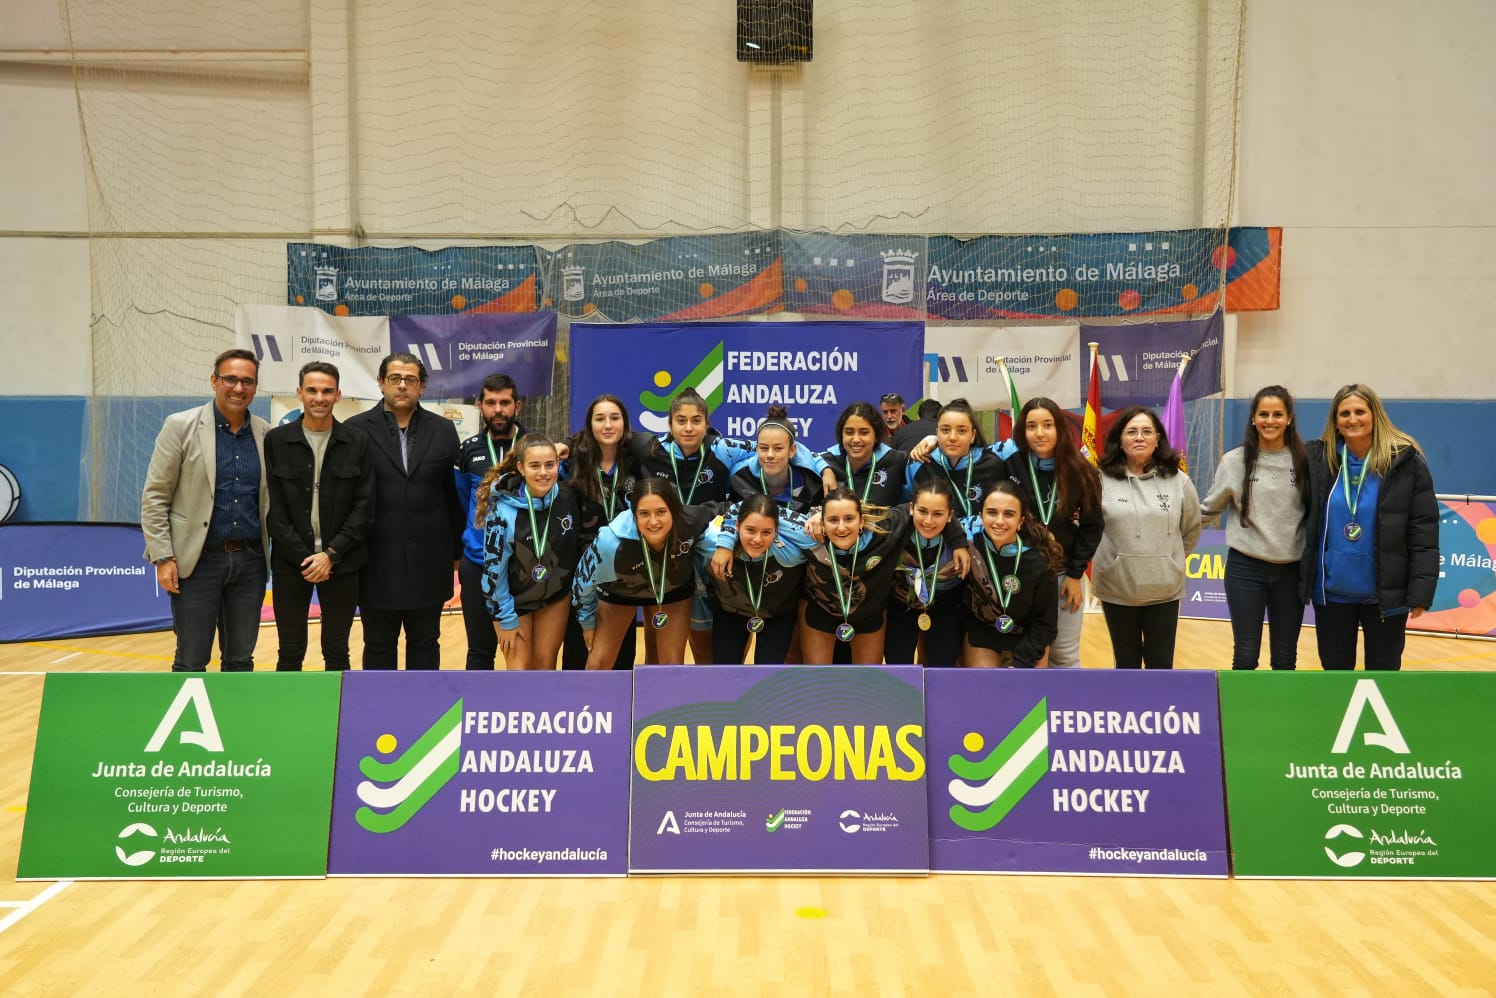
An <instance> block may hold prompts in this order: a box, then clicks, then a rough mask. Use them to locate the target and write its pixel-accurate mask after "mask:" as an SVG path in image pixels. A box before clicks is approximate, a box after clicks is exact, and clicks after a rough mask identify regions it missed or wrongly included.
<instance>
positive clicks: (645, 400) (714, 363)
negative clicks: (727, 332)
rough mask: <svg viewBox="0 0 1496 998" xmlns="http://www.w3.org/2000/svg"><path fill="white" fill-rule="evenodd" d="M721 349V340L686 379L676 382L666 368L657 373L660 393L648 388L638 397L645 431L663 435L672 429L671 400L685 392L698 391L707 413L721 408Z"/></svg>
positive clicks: (655, 376)
mask: <svg viewBox="0 0 1496 998" xmlns="http://www.w3.org/2000/svg"><path fill="white" fill-rule="evenodd" d="M722 346H723V341H722V340H718V341H717V345H716V346H714V347H712V348H711V349H710V350H708V351H707V354H706V356H705V357H702V358H701V360H700V361H698V362H697V364H696V366H695V367H694V368H692V369H691V372H690V373H689V374H687V375H686V376H685V377H683V378H677V377H676V376H675V375H674V374H673V373H671V372H670V371H668V370H666V369H665V368H660V369H659V370H658V371H656V372H655V373H654V385H655V388H657V389H659V391H658V392H654V391H650V390H649V389H647V388H646V389H645V390H644V391H642V392H640V393H639V404H640V405H642V406H643V407H644V411H643V412H641V413H639V422H640V423H642V424H643V425H644V428H645V429H646V430H648V431H649V432H650V433H664V432H665V431H667V430H669V429H670V400H671V398H673V397H674V396H675V395H676V394H678V393H679V392H680V390H681V389H682V388H695V389H696V391H697V393H698V394H700V395H701V397H702V398H703V399H705V400H706V407H707V408H708V409H715V408H717V406H719V405H721V404H722V371H723V369H724V368H723V362H722Z"/></svg>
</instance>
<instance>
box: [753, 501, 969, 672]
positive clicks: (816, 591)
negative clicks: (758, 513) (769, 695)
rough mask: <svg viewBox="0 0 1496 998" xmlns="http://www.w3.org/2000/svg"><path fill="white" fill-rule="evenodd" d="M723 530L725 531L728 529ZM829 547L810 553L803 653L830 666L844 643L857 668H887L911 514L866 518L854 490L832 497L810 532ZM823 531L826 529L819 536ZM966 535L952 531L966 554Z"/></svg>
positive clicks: (949, 540)
mask: <svg viewBox="0 0 1496 998" xmlns="http://www.w3.org/2000/svg"><path fill="white" fill-rule="evenodd" d="M724 526H726V525H725V524H724ZM808 527H809V528H810V531H811V533H812V535H816V534H819V533H824V536H825V541H824V542H823V543H821V544H818V545H816V546H815V547H814V548H812V549H811V553H810V555H811V556H810V558H809V560H808V561H807V562H806V569H805V596H806V600H805V603H804V604H803V605H802V608H801V618H800V623H801V625H802V626H801V628H800V649H801V651H802V652H803V657H804V659H805V663H806V664H807V665H830V664H832V661H833V659H834V657H835V654H836V647H837V644H838V642H840V643H843V644H846V645H849V646H850V649H851V661H852V664H853V665H877V664H879V663H881V662H882V661H883V632H884V613H885V611H886V610H887V608H888V600H889V596H890V594H891V592H892V590H893V576H894V572H895V571H897V569H898V565H899V555H900V554H901V553H902V551H903V548H904V542H905V541H906V540H908V537H909V532H910V531H911V530H912V529H913V520H912V519H911V517H910V515H909V510H908V507H905V506H894V507H893V508H892V509H889V510H887V511H884V512H880V513H877V514H874V515H869V516H866V517H865V516H864V514H863V509H862V503H861V502H860V501H859V500H858V498H857V496H856V494H855V493H853V492H852V491H851V490H850V489H846V488H838V489H834V490H832V492H831V493H830V494H829V495H827V496H826V504H825V506H824V507H822V510H821V516H820V520H819V523H817V521H816V520H815V518H812V521H811V522H810V523H809V524H808ZM818 527H819V529H818ZM963 540H964V532H963V531H962V530H961V528H960V527H959V526H957V525H956V523H955V522H954V521H952V522H950V523H948V524H947V525H946V527H945V543H946V546H947V547H949V548H951V549H953V550H954V549H955V548H958V547H960V546H961V544H962V542H963Z"/></svg>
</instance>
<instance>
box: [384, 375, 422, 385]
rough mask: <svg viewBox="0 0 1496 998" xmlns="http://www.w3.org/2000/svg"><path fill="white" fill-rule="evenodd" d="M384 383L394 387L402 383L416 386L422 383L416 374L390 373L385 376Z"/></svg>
mask: <svg viewBox="0 0 1496 998" xmlns="http://www.w3.org/2000/svg"><path fill="white" fill-rule="evenodd" d="M384 383H385V384H387V385H389V386H391V387H393V388H398V387H399V386H401V385H408V386H410V387H411V388H414V387H415V386H416V385H419V384H420V383H421V379H420V377H418V376H417V375H414V374H390V375H387V376H386V377H385V379H384Z"/></svg>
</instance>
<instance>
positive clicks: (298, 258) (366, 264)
mask: <svg viewBox="0 0 1496 998" xmlns="http://www.w3.org/2000/svg"><path fill="white" fill-rule="evenodd" d="M542 253H543V251H542V250H540V249H539V248H538V247H536V246H528V245H526V246H449V247H446V248H445V249H438V250H425V249H419V248H417V247H415V246H398V247H384V246H360V247H358V248H356V249H350V248H348V247H344V246H326V245H323V244H322V243H287V244H286V304H287V305H307V306H310V307H312V308H318V309H322V310H323V311H326V312H330V313H332V314H333V315H432V314H452V313H456V312H533V311H535V310H536V309H537V308H539V302H540V285H541V274H542V266H541V263H542V259H541V257H542Z"/></svg>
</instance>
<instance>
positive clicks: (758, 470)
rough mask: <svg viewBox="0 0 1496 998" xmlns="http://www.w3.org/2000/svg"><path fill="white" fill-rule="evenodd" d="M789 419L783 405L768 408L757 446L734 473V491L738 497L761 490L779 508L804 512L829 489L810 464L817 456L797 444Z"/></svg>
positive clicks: (818, 503)
mask: <svg viewBox="0 0 1496 998" xmlns="http://www.w3.org/2000/svg"><path fill="white" fill-rule="evenodd" d="M789 418H790V414H789V412H788V411H787V410H786V409H785V408H784V407H783V406H778V405H772V406H770V407H769V413H768V418H766V419H765V420H764V421H763V422H762V423H760V424H759V427H758V447H757V449H756V450H755V451H754V453H753V456H752V457H750V458H748V460H746V461H744V462H743V463H742V464H740V465H738V469H737V471H735V472H733V475H732V491H733V495H734V496H735V497H736V498H738V499H746V498H747V497H749V496H751V495H755V494H759V493H762V494H763V495H767V496H768V497H769V498H771V499H773V500H774V501H775V502H776V503H778V504H779V508H780V509H784V510H788V511H789V512H791V513H799V514H802V515H804V514H808V513H809V512H810V511H811V510H812V509H814V508H815V507H817V506H819V505H820V504H821V497H822V496H823V495H825V492H826V490H825V486H824V484H823V483H822V480H821V479H822V475H821V472H820V471H818V470H817V469H816V468H815V467H814V466H813V465H812V463H811V462H812V461H813V460H814V455H812V454H811V453H810V452H809V451H808V450H806V449H805V448H803V447H799V448H797V447H796V446H795V431H794V428H793V427H791V426H790V422H789ZM802 455H803V456H802ZM823 467H824V465H823Z"/></svg>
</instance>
